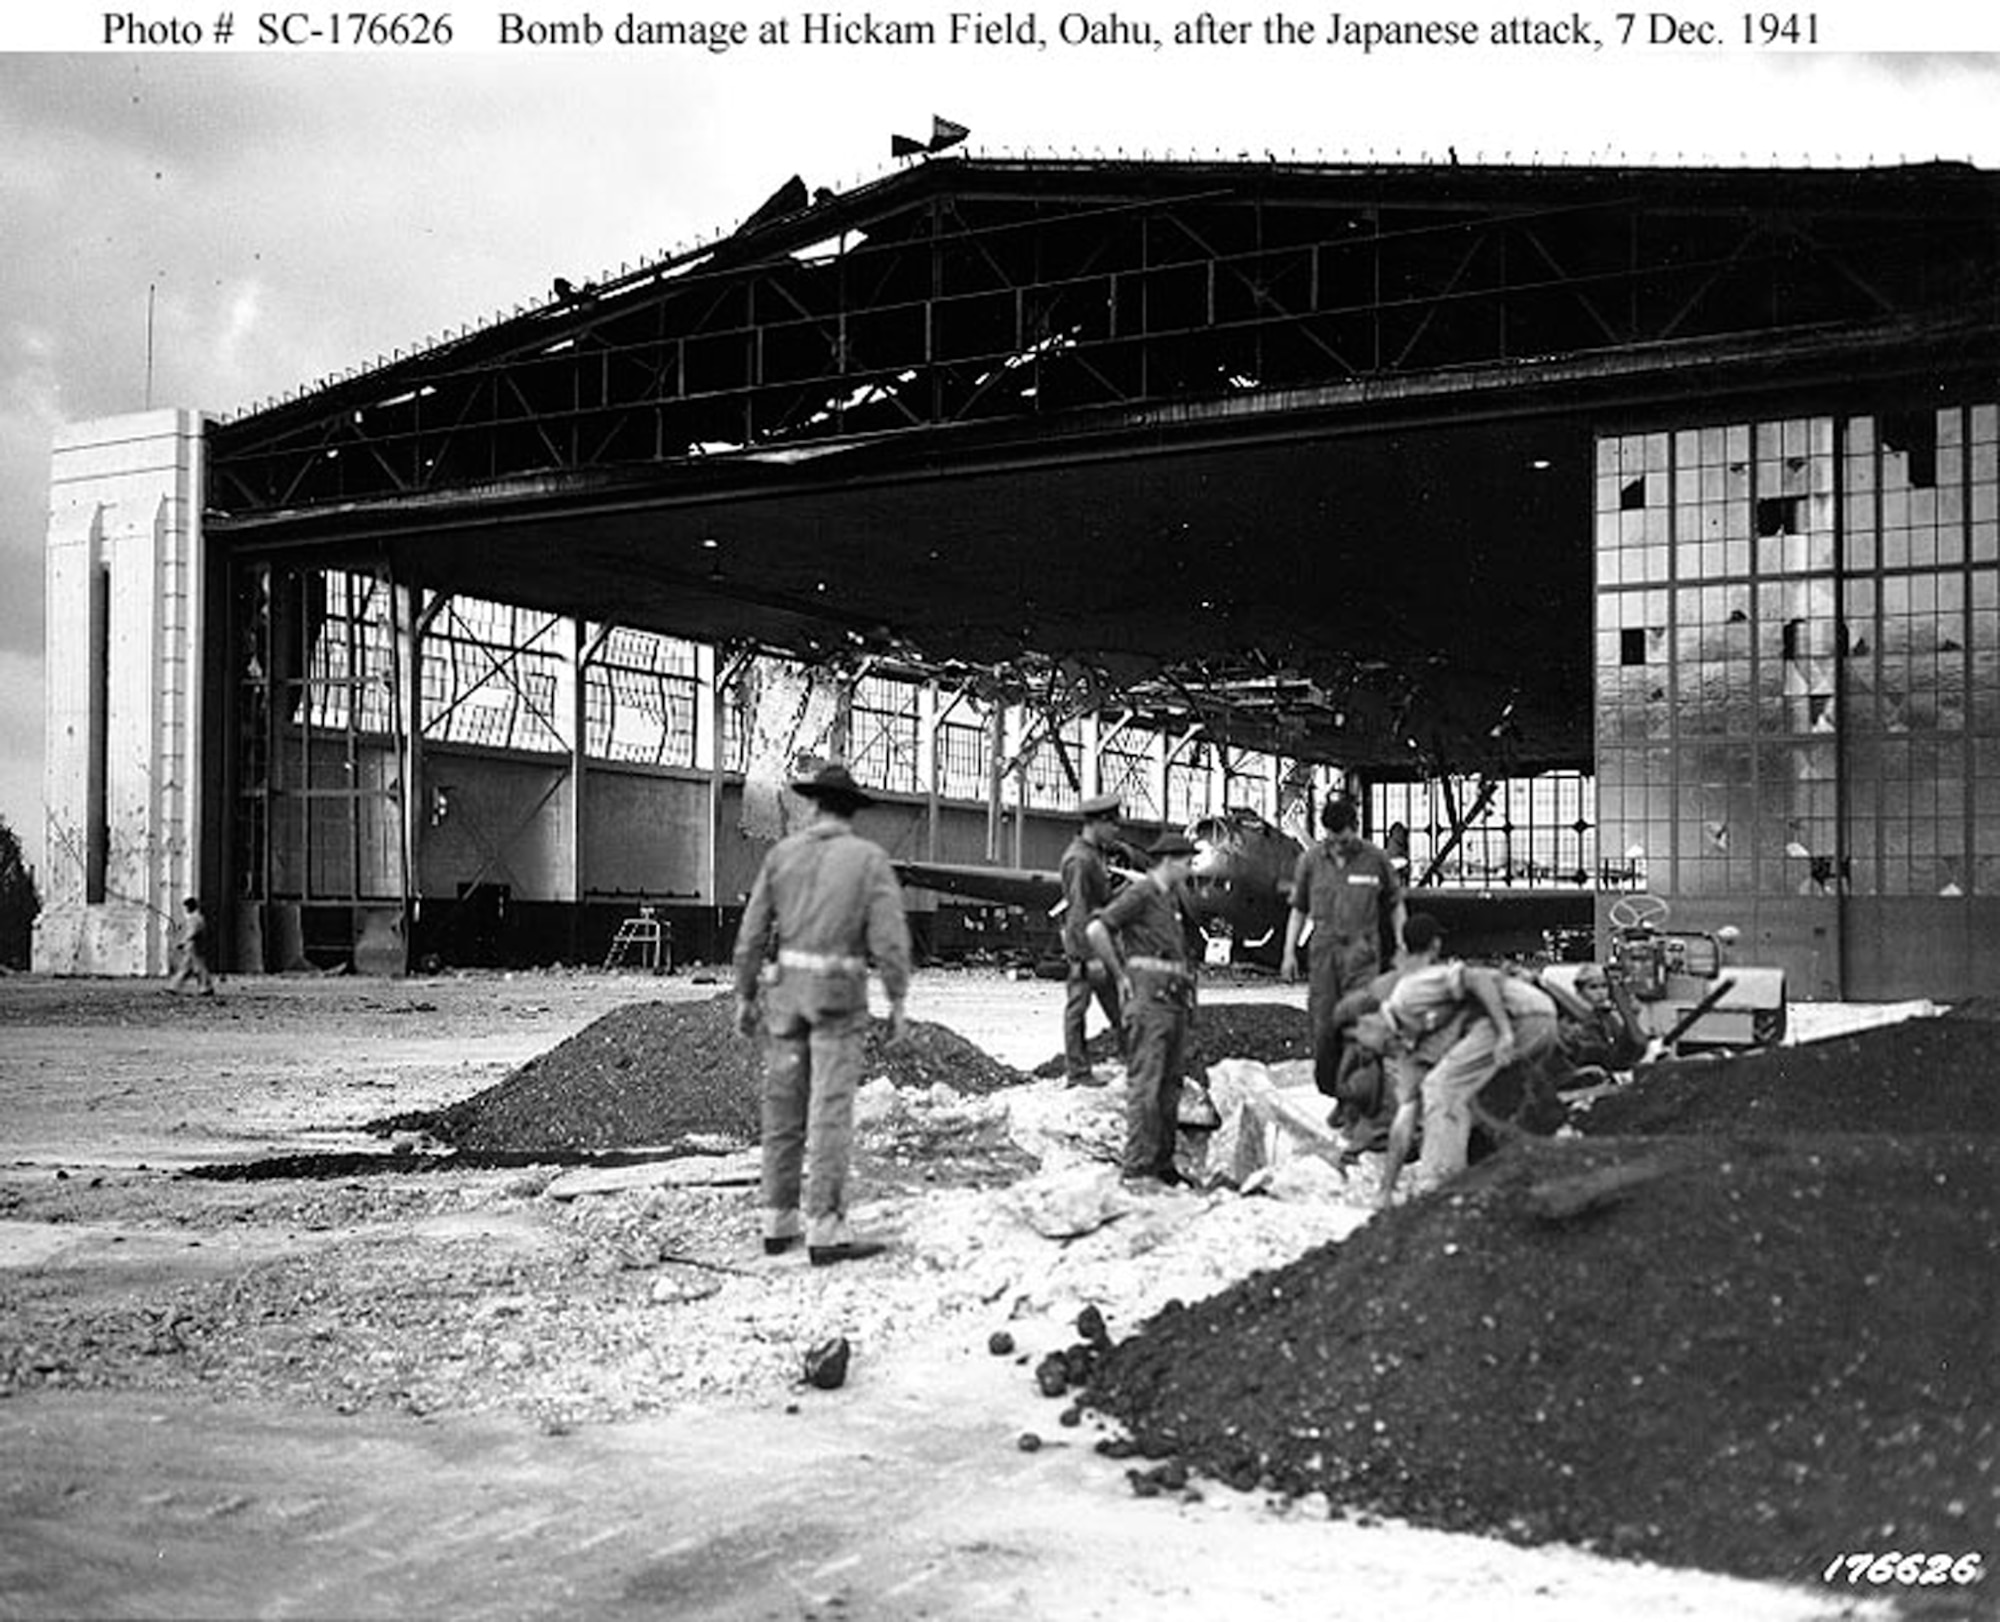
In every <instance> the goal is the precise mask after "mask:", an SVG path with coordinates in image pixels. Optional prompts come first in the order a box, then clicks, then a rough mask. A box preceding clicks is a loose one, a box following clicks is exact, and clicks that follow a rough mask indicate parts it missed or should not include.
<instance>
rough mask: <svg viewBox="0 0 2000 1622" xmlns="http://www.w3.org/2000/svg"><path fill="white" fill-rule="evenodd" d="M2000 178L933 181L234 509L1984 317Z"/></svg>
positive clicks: (221, 480)
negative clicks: (1980, 309)
mask: <svg viewBox="0 0 2000 1622" xmlns="http://www.w3.org/2000/svg"><path fill="white" fill-rule="evenodd" d="M1995 259H1996V214H1995V207H1994V189H1993V184H1992V180H1991V177H1987V176H1983V175H1979V174H1977V173H1975V172H1973V171H1969V170H1958V169H1956V168H1954V167H1952V166H1945V165H1925V166H1919V167H1917V168H1914V169H1912V168H1900V169H1889V170H1878V171H1863V172H1858V173H1857V172H1837V171H1834V172H1824V173H1813V172H1806V173H1797V172H1792V173H1784V174H1776V173H1770V172H1763V171H1689V170H1653V171H1648V170H1625V171H1614V172H1607V171H1603V170H1591V171H1575V170H1565V169H1486V168H1465V169H1460V168H1456V167H1454V168H1451V169H1449V170H1443V171H1440V170H1438V169H1436V168H1423V169H1406V168H1397V169H1380V168H1353V167H1337V166H1336V167H1318V166H1309V167H1301V166H1296V165H1283V164H1229V165H1136V164H1116V163H1113V164H1084V163H1059V162H996V161H991V160H972V161H957V162H954V161H938V162H933V163H929V164H926V165H923V166H920V167H918V168H914V169H910V170H905V171H903V172H902V173H899V174H897V175H894V176H891V177H889V178H887V179H885V180H882V181H879V182H875V183H873V184H870V185H866V186H863V187H860V188H858V189H857V190H855V191H853V192H850V193H847V194H845V195H842V196H838V197H835V196H830V195H829V196H826V197H824V198H823V200H822V201H820V202H818V203H815V204H811V205H808V206H806V207H803V208H801V209H799V210H797V211H795V212H790V213H785V214H781V215H780V216H779V217H778V218H775V219H766V220H763V221H761V222H759V223H757V224H754V225H753V226H750V227H746V228H745V229H744V230H742V231H740V232H738V233H737V234H736V235H735V236H732V237H730V238H727V239H725V240H723V241H722V242H719V243H717V244H715V245H713V246H710V247H707V248H704V249H701V250H699V251H696V252H693V253H687V254H683V255H680V256H677V257H674V258H671V259H667V260H664V261H662V262H660V263H658V264H654V265H650V266H646V267H643V268H642V269H640V270H639V271H637V272H628V273H625V274H622V275H620V276H618V277H616V278H613V279H609V280H606V281H604V282H602V283H601V284H599V285H597V286H594V287H588V288H584V289H580V290H579V289H571V288H568V285H567V284H563V285H564V287H565V290H566V291H565V295H564V296H562V297H558V298H556V299H555V300H553V301H552V302H550V303H548V304H546V305H544V306H542V307H541V308H539V309H535V310H533V311H530V312H528V313H527V314H525V315H523V316H521V317H519V318H517V319H512V320H508V321H505V322H502V323H500V324H498V325H496V326H493V327H491V328H489V329H486V330H483V331H478V332H473V333H469V334H466V335H463V336H460V337H456V338H451V339H448V340H447V341H444V342H441V343H438V344H436V345H435V346H433V347H430V348H427V349H426V350H424V351H422V352H421V353H418V354H414V355H412V356H409V357H408V358H404V359H399V360H397V361H395V362H393V363H391V364H389V365H386V366H383V367H380V368H378V369H376V370H373V371H370V372H368V373H365V374H363V375H360V376H357V377H354V378H350V379H346V380H343V381H340V382H337V383H333V384H330V385H327V386H324V387H321V388H319V389H317V390H315V391H314V392H312V393H310V394H307V395H305V396H303V397H302V398H300V399H298V400H296V401H293V402H290V403H287V404H284V405H280V406H276V407H273V408H269V409H265V410H262V411H259V412H257V413H255V414H254V415H250V416H247V417H244V418H241V419H238V420H237V421H234V422H231V423H225V424H222V425H219V426H218V428H217V429H216V431H215V434H214V441H213V452H212V457H211V463H210V467H211V476H212V481H213V482H212V486H211V498H210V500H211V505H212V506H214V507H217V508H220V509H222V510H224V511H226V512H227V513H229V514H233V515H242V514H247V513H257V512H265V513H268V512H275V511H295V510H299V509H309V508H314V507H318V506H322V505H324V504H327V503H345V502H355V501H368V500H375V499H381V498H402V499H410V498H416V497H422V496H430V495H437V494H440V493H445V492H452V491H465V490H471V489H476V488H479V487H482V486H486V485H490V484H492V483H494V482H496V481H507V480H515V479H521V478H546V477H550V476H556V477H561V476H571V475H589V474H592V473H596V472H601V471H604V470H612V469H633V468H644V467H662V466H671V465H677V464H679V465H685V464H693V463H699V462H701V461H702V460H704V459H705V458H708V457H712V456H715V455H717V454H718V453H722V452H727V451H734V450H743V449H751V448H761V449H771V448H775V447H780V446H793V447H799V448H801V449H803V448H805V447H808V446H811V445H813V444H814V443H816V442H824V441H828V440H833V439H836V438H845V437H850V436H855V435H867V434H900V433H907V432H909V431H911V430H924V429H936V428H945V427H953V426H962V425H967V424H974V423H995V422H1003V421H1007V422H1023V421H1036V420H1039V421H1047V420H1049V419H1051V418H1055V417H1058V416H1060V415H1062V414H1064V413H1074V412H1078V411H1091V410H1096V409H1112V410H1124V409H1129V408H1132V407H1135V406H1142V405H1154V404H1159V403H1162V402H1169V401H1179V400H1190V399H1218V398H1228V397H1230V396H1232V395H1242V394H1246V393H1252V392H1266V391H1274V390H1296V389H1304V388H1312V387H1315V386H1321V385H1330V384H1342V383H1350V382H1353V381H1356V380H1362V379H1381V378H1391V377H1396V376H1414V375H1423V374H1432V373H1436V372H1438V371H1440V370H1450V369H1455V368H1464V367H1490V366H1495V365H1507V364H1515V363H1520V362H1524V361H1535V360H1541V359H1546V358H1549V357H1554V356H1575V355H1581V354H1589V353H1594V352H1604V351H1630V350H1633V349H1635V348H1639V347H1644V346H1670V345H1676V344H1686V343H1689V342H1692V341H1697V340H1703V339H1717V338H1727V337H1736V336H1743V335H1748V334H1759V335H1765V336H1769V335H1771V334H1775V333H1783V332H1792V333H1810V332H1823V331H1826V330H1828V329H1834V328H1853V327H1857V326H1867V325H1875V324H1882V323H1896V322H1903V321H1907V320H1909V319H1911V318H1912V317H1916V316H1920V315H1935V314H1936V313H1938V312H1941V311H1951V310H1954V309H1957V308H1960V307H1962V306H1965V305H1967V304H1974V305H1979V304H1981V303H1982V302H1983V303H1984V308H1985V311H1986V313H1987V315H1988V316H1989V317H1990V313H1991V304H1990V301H1991V298H1992V296H1993V269H1992V267H1993V265H1994V262H1995Z"/></svg>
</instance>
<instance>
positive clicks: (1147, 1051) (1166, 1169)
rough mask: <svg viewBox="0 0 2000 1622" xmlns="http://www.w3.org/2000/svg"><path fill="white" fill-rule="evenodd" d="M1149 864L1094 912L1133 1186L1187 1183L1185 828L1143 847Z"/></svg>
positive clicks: (1191, 849) (1190, 992)
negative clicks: (1180, 1155) (1120, 1055)
mask: <svg viewBox="0 0 2000 1622" xmlns="http://www.w3.org/2000/svg"><path fill="white" fill-rule="evenodd" d="M1146 854H1147V855H1148V856H1149V857H1151V859H1152V864H1153V865H1152V866H1151V867H1150V868H1148V869H1147V870H1146V874H1145V876H1144V877H1143V878H1140V879H1135V880H1134V881H1133V882H1132V883H1130V884H1128V885H1126V886H1125V888H1124V889H1123V890H1121V891H1119V893H1118V895H1117V897H1116V898H1115V899H1114V900H1113V901H1112V902H1111V904H1110V905H1109V906H1107V907H1106V908H1105V909H1104V910H1103V911H1102V912H1101V913H1099V914H1098V915H1097V916H1096V917H1095V918H1093V919H1091V920H1090V924H1089V928H1088V936H1089V940H1090V945H1091V949H1092V950H1093V951H1095V952H1096V953H1097V957H1098V961H1099V962H1101V963H1102V964H1103V965H1104V967H1105V968H1106V969H1107V970H1108V971H1109V972H1110V975H1111V978H1112V979H1113V981H1115V982H1116V984H1117V986H1118V995H1119V1000H1120V1003H1121V1006H1122V1007H1123V1008H1124V1010H1125V1089H1126V1090H1125V1155H1124V1160H1123V1162H1122V1165H1121V1170H1122V1171H1123V1173H1124V1177H1125V1182H1126V1185H1127V1186H1128V1187H1135V1188H1139V1189H1152V1188H1157V1187H1159V1186H1160V1185H1162V1184H1167V1185H1171V1184H1174V1183H1178V1182H1180V1181H1182V1178H1181V1175H1180V1172H1179V1170H1178V1169H1177V1168H1176V1167H1175V1165H1174V1139H1175V1134H1176V1133H1177V1132H1178V1130H1179V1125H1180V1108H1181V1076H1182V1066H1183V1061H1184V1059H1185V1056H1186V1048H1187V1028H1188V1020H1189V1018H1190V1016H1192V1014H1193V1013H1194V969H1193V967H1192V966H1191V964H1190V963H1189V961H1188V949H1187V943H1188V934H1189V926H1190V921H1191V916H1192V914H1191V911H1190V908H1189V905H1188V899H1187V877H1188V869H1189V865H1190V863H1191V860H1192V858H1193V856H1194V854H1195V846H1194V841H1193V840H1191V839H1189V838H1187V836H1186V835H1184V834H1176V833H1169V834H1163V835H1161V837H1160V838H1159V839H1157V840H1155V841H1154V843H1153V846H1152V848H1151V849H1150V850H1149V851H1148V852H1147V853H1146Z"/></svg>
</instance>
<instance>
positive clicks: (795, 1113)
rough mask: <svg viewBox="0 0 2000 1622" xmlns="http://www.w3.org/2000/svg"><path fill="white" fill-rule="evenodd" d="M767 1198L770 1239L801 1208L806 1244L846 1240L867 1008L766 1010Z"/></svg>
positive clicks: (765, 1192)
mask: <svg viewBox="0 0 2000 1622" xmlns="http://www.w3.org/2000/svg"><path fill="white" fill-rule="evenodd" d="M764 1031H765V1046H764V1098H763V1110H762V1115H763V1146H764V1163H763V1180H762V1182H763V1196H764V1209H765V1213H766V1221H767V1225H769V1224H771V1221H772V1219H773V1218H774V1217H775V1218H776V1219H777V1221H776V1224H775V1226H773V1228H772V1234H771V1236H772V1237H776V1236H778V1234H779V1233H781V1232H782V1231H784V1229H785V1228H786V1227H787V1226H788V1222H787V1220H786V1219H788V1218H789V1217H790V1216H791V1213H794V1212H797V1211H799V1210H800V1209H801V1208H803V1210H804V1213H805V1230H806V1234H805V1236H806V1242H807V1243H808V1244H811V1245H835V1244H839V1243H841V1242H842V1241H843V1240H844V1239H845V1238H846V1228H847V1170H848V1164H849V1162H850V1161H851V1160H852V1158H853V1153H854V1094H855V1090H856V1089H857V1088H858V1087H859V1086H860V1085H861V1071H862V1066H863V1062H864V1059H865V1057H866V1052H867V1044H868V1011H867V1009H865V1008H863V1009H861V1010H859V1011H857V1012H855V1013H851V1014H832V1015H824V1016H822V1017H821V1018H819V1019H816V1020H809V1019H807V1018H806V1017H805V1016H804V1015H803V1014H796V1013H789V1012H779V1011H777V1010H771V1011H768V1012H767V1014H766V1019H765V1026H764Z"/></svg>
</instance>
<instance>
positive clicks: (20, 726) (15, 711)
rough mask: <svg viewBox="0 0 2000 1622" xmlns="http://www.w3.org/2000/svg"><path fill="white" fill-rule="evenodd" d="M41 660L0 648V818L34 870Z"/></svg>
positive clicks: (38, 853) (38, 848)
mask: <svg viewBox="0 0 2000 1622" xmlns="http://www.w3.org/2000/svg"><path fill="white" fill-rule="evenodd" d="M42 726H43V721H42V661H41V656H40V650H39V649H37V650H36V652H35V653H34V654H24V653H19V652H9V651H7V650H4V649H0V817H4V818H5V819H6V822H7V826H8V827H10V828H12V829H13V830H14V833H15V836H16V837H17V838H18V839H19V840H20V841H21V853H22V855H23V856H25V857H26V858H27V860H28V862H29V864H30V865H31V866H33V867H34V868H35V870H36V871H37V872H42V871H45V868H44V866H43V862H42V854H43V853H42Z"/></svg>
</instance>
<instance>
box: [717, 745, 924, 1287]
mask: <svg viewBox="0 0 2000 1622" xmlns="http://www.w3.org/2000/svg"><path fill="white" fill-rule="evenodd" d="M792 788H793V790H794V791H795V792H797V793H799V794H802V795H804V796H805V797H806V798H807V799H809V800H811V801H813V802H814V804H815V806H816V808H817V814H816V816H815V817H814V820H813V821H812V823H811V824H810V825H809V826H808V827H806V828H803V829H801V830H800V831H799V832H798V833H795V834H791V835H788V836H787V837H786V838H784V839H781V840H779V841H778V843H777V844H775V845H773V846H772V847H771V850H770V853H769V854H768V855H767V856H766V857H765V858H764V865H763V866H762V867H761V868H760V869H759V870H758V873H757V882H756V885H755V886H754V887H753V888H752V890H751V892H750V903H749V905H748V907H746V908H745V909H744V913H743V924H742V927H741V929H740V930H738V932H737V937H736V959H735V975H736V1025H737V1029H739V1030H740V1031H742V1032H743V1034H744V1035H745V1036H751V1035H754V1034H756V1031H757V1026H758V1016H759V1006H758V1004H759V998H760V981H761V982H763V983H762V985H761V1000H762V1023H763V1027H764V1033H765V1072H764V1099H763V1148H764V1169H763V1196H764V1252H765V1254H766V1255H771V1256H776V1255H780V1254H782V1253H783V1252H785V1251H787V1250H789V1249H791V1247H792V1246H793V1245H795V1244H797V1243H798V1242H799V1239H800V1238H801V1237H802V1236H803V1238H804V1239H805V1242H806V1254H807V1256H808V1257H810V1258H811V1260H812V1262H813V1265H815V1266H825V1265H827V1264H829V1263H832V1262H842V1261H854V1260H858V1259H860V1258H862V1257H866V1256H873V1255H877V1254H879V1253H880V1252H881V1251H882V1250H883V1249H884V1248H885V1247H884V1246H883V1245H881V1244H879V1243H876V1242H874V1241H870V1240H860V1239H856V1238H855V1237H854V1235H853V1234H852V1233H851V1232H850V1231H849V1229H848V1226H847V1168H848V1163H849V1160H850V1158H851V1156H852V1153H853V1148H854V1094H855V1090H856V1088H857V1087H858V1086H859V1085H860V1082H861V1069H862V1064H863V1060H864V1057H865V1054H866V1049H867V1041H868V965H869V963H870V962H871V961H872V962H873V963H874V965H875V968H876V970H877V972H879V973H880V974H881V976H882V989H883V990H884V991H885V992H887V993H888V997H889V1019H890V1040H891V1041H892V1042H901V1041H902V1040H903V1039H904V1038H905V1037H906V1036H907V1034H908V1029H909V1027H908V1022H907V1019H906V1017H905V1015H904V1012H903V1001H904V998H905V997H906V996H907V995H908V993H909V987H910V934H909V926H908V924H907V923H906V922H905V921H904V918H903V895H902V890H901V888H900V887H899V886H898V885H897V883H896V875H895V873H894V872H893V871H892V870H891V869H890V866H889V858H888V856H887V855H885V854H884V852H883V851H882V848H881V847H880V846H879V845H876V844H873V843H871V842H870V841H869V840H866V839H863V838H862V837H861V836H860V835H859V834H857V833H855V832H854V830H853V828H852V826H851V819H852V818H853V816H854V813H855V812H856V811H858V810H859V809H860V808H861V807H862V806H865V805H872V804H874V803H875V802H874V800H873V798H872V797H871V796H870V795H869V794H867V793H866V792H865V791H864V790H863V789H861V788H860V787H859V786H858V785H857V784H856V783H855V781H854V779H853V778H852V777H850V776H849V775H848V772H847V768H846V767H845V766H840V765H828V766H824V767H822V768H821V769H820V770H819V771H818V772H816V773H815V774H814V775H813V776H812V777H810V778H807V779H805V780H804V781H802V782H795V783H793V784H792ZM767 964H771V965H772V968H773V970H774V972H773V973H772V974H771V975H770V978H769V979H768V980H765V979H764V976H765V971H766V965H767ZM802 1166H803V1170H804V1178H803V1181H804V1189H803V1193H804V1220H803V1222H801V1220H800V1206H801V1201H800V1194H801V1188H800V1183H801V1176H800V1172H801V1167H802Z"/></svg>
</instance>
